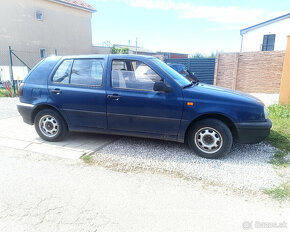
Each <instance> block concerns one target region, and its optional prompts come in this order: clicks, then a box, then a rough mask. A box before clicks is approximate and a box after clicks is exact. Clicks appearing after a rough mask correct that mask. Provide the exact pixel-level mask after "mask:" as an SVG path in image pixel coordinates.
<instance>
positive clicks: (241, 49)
mask: <svg viewBox="0 0 290 232" xmlns="http://www.w3.org/2000/svg"><path fill="white" fill-rule="evenodd" d="M241 36H242V39H241V48H240V52H242V51H243V38H244V36H243V34H241Z"/></svg>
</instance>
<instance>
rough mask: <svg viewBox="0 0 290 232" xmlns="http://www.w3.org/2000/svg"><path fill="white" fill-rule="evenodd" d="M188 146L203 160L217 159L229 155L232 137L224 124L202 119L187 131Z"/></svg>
mask: <svg viewBox="0 0 290 232" xmlns="http://www.w3.org/2000/svg"><path fill="white" fill-rule="evenodd" d="M187 139H188V141H187V142H188V145H189V147H190V148H192V149H193V151H194V152H195V153H196V154H197V155H199V156H201V157H204V158H208V159H217V158H220V157H222V156H224V155H226V154H228V153H229V151H230V150H231V147H232V143H233V136H232V133H231V131H230V129H229V128H228V126H227V125H226V124H224V123H223V122H222V121H220V120H217V119H203V120H200V121H197V122H196V123H194V124H193V125H192V126H191V127H190V128H189V131H188V136H187Z"/></svg>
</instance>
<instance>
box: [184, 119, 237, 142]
mask: <svg viewBox="0 0 290 232" xmlns="http://www.w3.org/2000/svg"><path fill="white" fill-rule="evenodd" d="M210 118H211V119H217V120H220V121H222V122H223V123H224V124H226V125H227V126H228V128H229V129H230V131H231V133H232V136H233V139H234V140H236V139H237V138H238V132H237V128H236V126H235V124H234V122H233V121H232V120H231V119H230V118H229V117H227V116H225V115H223V114H218V113H209V114H203V115H200V116H198V117H197V118H195V119H193V120H192V121H191V123H190V124H189V125H188V127H187V129H186V132H185V138H184V141H187V138H188V132H189V129H190V128H191V127H192V125H193V124H194V123H196V122H198V121H201V120H203V119H210Z"/></svg>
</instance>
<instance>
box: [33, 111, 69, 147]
mask: <svg viewBox="0 0 290 232" xmlns="http://www.w3.org/2000/svg"><path fill="white" fill-rule="evenodd" d="M34 126H35V130H36V132H37V134H38V135H39V136H40V137H41V138H42V139H44V140H46V141H51V142H54V141H60V140H62V139H63V138H64V137H65V136H66V135H67V133H68V129H67V125H66V123H65V121H64V120H63V119H62V117H61V116H60V115H59V113H57V112H56V111H55V110H52V109H44V110H41V111H39V112H38V113H37V114H36V116H35V120H34Z"/></svg>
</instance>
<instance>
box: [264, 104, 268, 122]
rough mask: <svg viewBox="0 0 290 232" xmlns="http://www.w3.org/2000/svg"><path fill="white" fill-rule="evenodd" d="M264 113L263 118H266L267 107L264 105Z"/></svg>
mask: <svg viewBox="0 0 290 232" xmlns="http://www.w3.org/2000/svg"><path fill="white" fill-rule="evenodd" d="M264 115H265V119H268V113H267V108H266V106H264Z"/></svg>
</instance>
